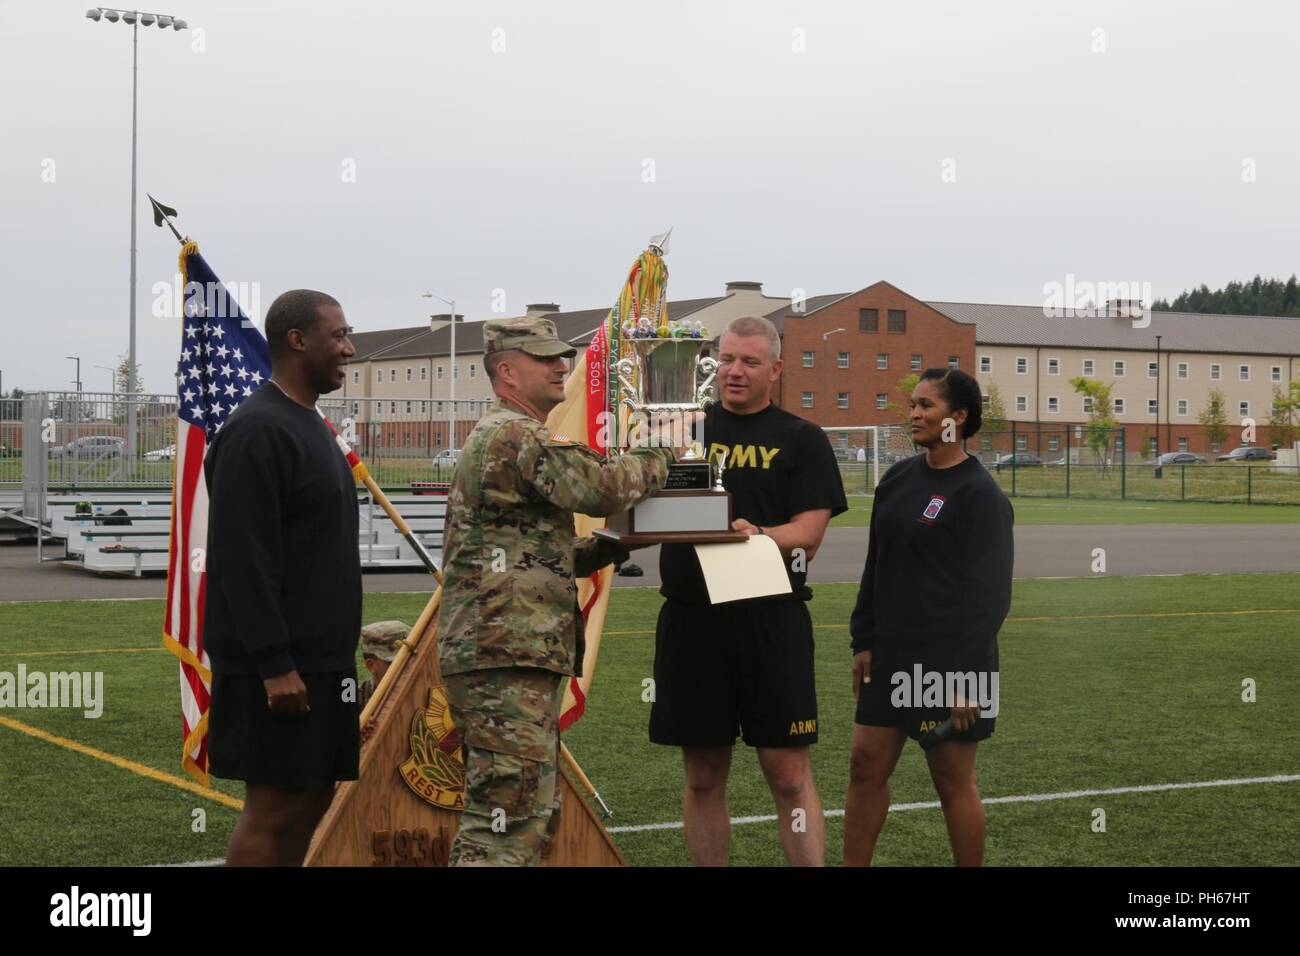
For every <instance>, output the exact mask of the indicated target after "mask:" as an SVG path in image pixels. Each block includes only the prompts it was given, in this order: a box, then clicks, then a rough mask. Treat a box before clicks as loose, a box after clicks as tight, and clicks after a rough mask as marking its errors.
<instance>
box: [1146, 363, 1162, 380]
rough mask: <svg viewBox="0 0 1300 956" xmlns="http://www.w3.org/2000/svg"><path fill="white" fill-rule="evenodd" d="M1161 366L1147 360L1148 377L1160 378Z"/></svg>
mask: <svg viewBox="0 0 1300 956" xmlns="http://www.w3.org/2000/svg"><path fill="white" fill-rule="evenodd" d="M1159 377H1160V366H1159V365H1157V364H1156V363H1155V362H1147V378H1159Z"/></svg>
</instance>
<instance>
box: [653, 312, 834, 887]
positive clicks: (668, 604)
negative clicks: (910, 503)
mask: <svg viewBox="0 0 1300 956" xmlns="http://www.w3.org/2000/svg"><path fill="white" fill-rule="evenodd" d="M718 360H719V363H720V367H719V369H718V384H719V386H720V391H721V404H720V405H716V404H715V405H713V406H712V407H710V408H709V410H708V413H707V415H706V417H705V420H704V443H705V445H706V447H707V449H708V453H709V457H710V458H711V459H719V458H722V457H723V456H724V455H725V471H724V475H723V484H724V486H725V487H726V489H727V490H728V491H729V492H731V495H732V513H733V514H734V515H738V516H739V517H738V518H737V519H736V520H735V521H734V522H733V523H732V527H733V528H734V529H735V530H737V531H744V532H746V533H747V534H751V535H752V534H765V535H767V536H769V537H770V538H772V540H774V541H775V542H776V544H777V547H778V548H780V550H781V553H782V555H783V556H784V558H785V561H786V572H787V574H788V575H789V577H790V588H791V593H790V594H789V595H780V596H778V597H772V598H756V599H753V600H747V601H732V602H729V603H726V604H718V605H711V604H710V603H709V598H708V591H707V589H706V587H705V584H704V578H703V575H702V574H701V572H700V565H699V560H698V559H697V558H696V556H695V551H694V549H693V548H692V547H691V546H689V545H664V546H663V548H662V549H661V551H660V558H659V567H660V576H661V578H662V581H663V585H662V587H661V589H660V593H661V594H662V595H663V596H664V597H665V598H666V599H667V600H666V601H665V603H664V605H663V607H662V608H661V609H660V612H659V623H658V628H657V631H656V635H655V667H654V677H655V700H654V704H653V706H652V708H651V715H650V739H651V740H652V741H653V742H654V743H658V744H668V745H671V746H677V747H681V748H682V761H683V765H684V769H685V786H684V787H683V791H682V814H683V819H684V820H685V823H686V845H687V849H688V850H689V851H690V856H691V861H692V862H693V863H694V864H695V865H697V866H723V865H725V864H726V862H727V854H728V851H729V849H730V842H731V823H730V815H729V811H728V809H727V774H728V771H729V770H730V768H731V753H732V748H733V747H734V745H735V740H736V734H737V731H738V730H740V731H741V732H742V733H743V736H744V741H745V743H746V744H748V745H749V746H751V747H754V748H756V749H757V752H758V761H759V764H760V765H761V766H762V768H763V775H764V777H765V778H766V779H767V783H768V786H769V787H770V788H771V791H772V796H773V798H774V799H775V800H776V805H777V824H778V829H779V832H780V838H781V847H782V849H783V850H784V851H785V855H786V859H787V860H788V861H789V862H790V863H791V864H793V865H802V866H821V865H823V864H824V862H825V857H826V827H825V821H824V819H823V817H822V806H821V799H820V797H819V796H818V795H817V790H816V788H815V787H814V785H813V779H812V763H811V753H810V749H809V748H810V747H811V745H812V744H814V743H816V741H817V693H816V687H815V685H814V679H813V631H812V619H811V618H810V616H809V614H808V608H807V606H806V603H805V602H807V601H808V600H810V599H811V598H812V590H811V589H810V588H809V587H808V585H807V583H806V582H807V565H808V562H809V561H811V560H812V558H813V555H814V554H816V552H817V549H818V547H820V545H821V541H822V536H823V535H824V534H825V532H826V525H827V523H828V522H829V521H830V519H831V518H832V517H833V516H834V515H837V514H839V513H841V512H842V511H845V510H846V509H847V504H846V502H845V499H844V486H843V483H842V482H841V480H840V473H839V466H838V464H837V463H836V461H835V454H834V452H833V451H832V450H831V446H830V442H829V441H827V439H826V435H825V433H824V432H823V431H822V430H821V429H820V428H819V427H817V426H816V425H814V424H812V423H811V422H807V421H805V420H803V419H802V418H799V417H798V416H797V415H792V414H790V413H789V412H787V411H784V410H783V409H780V408H778V407H777V406H775V405H773V404H772V400H771V391H772V385H773V383H774V382H775V381H776V378H777V376H778V375H779V374H780V373H781V366H782V363H781V340H780V337H779V336H778V335H777V332H776V329H775V328H774V327H773V325H772V323H770V322H768V321H767V320H766V319H763V318H759V317H756V316H745V317H742V318H738V319H735V320H733V321H732V322H731V324H730V325H728V326H727V330H726V331H725V332H724V333H723V335H722V338H721V341H720V343H719V354H718Z"/></svg>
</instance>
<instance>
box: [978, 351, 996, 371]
mask: <svg viewBox="0 0 1300 956" xmlns="http://www.w3.org/2000/svg"><path fill="white" fill-rule="evenodd" d="M980 371H981V372H991V371H993V357H992V356H991V355H981V356H980Z"/></svg>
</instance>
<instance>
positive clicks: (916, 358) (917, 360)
mask: <svg viewBox="0 0 1300 956" xmlns="http://www.w3.org/2000/svg"><path fill="white" fill-rule="evenodd" d="M912 371H913V372H919V371H921V356H920V355H918V354H917V353H916V352H913V353H912Z"/></svg>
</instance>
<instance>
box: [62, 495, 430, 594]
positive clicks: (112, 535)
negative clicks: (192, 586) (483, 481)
mask: <svg viewBox="0 0 1300 956" xmlns="http://www.w3.org/2000/svg"><path fill="white" fill-rule="evenodd" d="M389 500H390V501H391V502H392V503H393V505H394V507H396V509H397V511H398V513H399V514H400V515H401V516H402V517H403V518H404V519H405V520H406V521H407V523H408V524H409V525H410V526H411V530H412V532H414V533H415V536H416V537H417V539H418V540H419V542H420V543H421V544H422V545H423V546H424V548H425V550H426V551H428V552H429V554H430V555H431V556H432V557H433V560H434V562H435V563H436V564H438V565H439V566H441V563H442V526H443V521H444V520H445V516H446V502H447V496H446V492H445V489H441V488H439V489H430V490H429V491H428V492H426V493H424V494H410V493H392V494H390V495H389ZM86 501H89V502H90V506H91V508H92V509H93V510H92V513H91V514H77V513H76V509H77V505H78V504H79V503H83V502H86ZM119 510H120V511H122V512H124V514H120V515H114V514H112V512H114V511H119ZM46 514H47V516H48V525H47V528H48V530H47V532H46V538H47V540H49V539H54V540H56V541H62V542H63V544H64V548H65V552H64V557H63V559H62V560H63V561H64V563H65V564H68V565H71V566H74V567H80V568H84V569H85V570H87V571H92V572H95V573H99V574H128V575H134V576H136V577H139V576H141V575H142V574H144V573H149V572H155V573H166V571H167V552H168V547H169V544H170V537H171V496H170V495H169V494H161V495H160V494H158V493H156V492H155V493H153V494H150V495H147V496H145V495H142V494H141V493H139V492H136V493H131V492H119V493H107V492H106V493H96V494H95V495H94V497H92V498H88V497H86V496H83V495H50V496H49V498H48V499H47V510H46ZM357 517H358V532H359V541H360V552H361V566H362V568H363V569H380V568H422V567H423V566H424V565H423V563H422V562H421V561H420V559H419V557H418V556H417V555H416V554H415V551H414V549H413V548H412V547H411V545H410V543H409V542H408V541H407V540H406V538H404V537H403V536H402V534H401V532H399V531H398V530H397V527H396V526H395V525H394V524H393V522H392V520H391V519H390V518H389V517H388V515H387V514H386V513H385V512H384V510H383V509H382V508H381V507H380V506H379V505H377V504H376V503H375V502H374V501H373V500H372V499H371V495H370V494H369V492H367V491H366V490H365V489H364V488H360V489H358V494H357Z"/></svg>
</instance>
